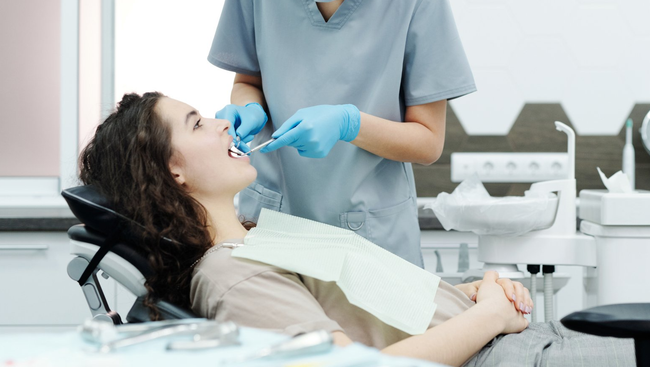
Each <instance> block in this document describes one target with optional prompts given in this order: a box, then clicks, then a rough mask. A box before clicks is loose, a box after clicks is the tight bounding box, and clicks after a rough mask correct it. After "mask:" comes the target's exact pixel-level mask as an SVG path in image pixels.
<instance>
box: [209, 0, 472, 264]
mask: <svg viewBox="0 0 650 367" xmlns="http://www.w3.org/2000/svg"><path fill="white" fill-rule="evenodd" d="M208 60H209V61H210V62H211V63H212V64H214V65H215V66H217V67H220V68H223V69H226V70H229V71H233V72H235V73H236V76H235V81H234V85H233V88H232V94H231V103H232V104H231V105H228V106H226V107H225V108H224V109H222V110H221V111H219V112H217V115H216V117H217V118H222V119H228V120H230V121H231V122H232V129H231V131H230V134H231V135H233V136H234V137H239V138H240V139H241V140H242V141H244V142H250V141H253V143H252V146H255V145H257V144H260V143H262V142H264V141H266V140H268V139H270V138H271V137H273V138H275V139H276V140H275V141H274V142H273V143H271V144H269V145H268V146H267V147H265V148H263V149H262V150H261V152H262V153H266V154H258V153H256V154H253V155H252V156H251V163H252V164H253V165H254V166H255V168H256V169H257V171H258V176H257V180H256V181H255V182H254V183H253V184H252V185H250V186H249V187H248V188H246V189H245V190H243V191H242V192H241V193H240V195H239V212H240V214H241V215H242V216H244V218H245V219H248V220H255V219H256V218H257V216H258V215H259V212H260V210H261V208H269V209H272V210H278V211H282V212H286V213H290V214H292V215H296V216H300V217H304V218H309V219H312V220H316V221H319V222H323V223H328V224H332V225H337V226H340V227H343V228H348V229H351V230H353V231H355V232H356V233H357V234H359V235H361V236H364V237H366V238H368V239H369V240H370V241H372V242H374V243H376V244H378V245H380V246H382V247H383V248H385V249H387V250H389V251H391V252H393V253H395V254H397V255H399V256H401V257H402V258H404V259H406V260H408V261H410V262H412V263H414V264H416V265H419V266H423V263H422V254H421V251H420V229H419V225H418V217H417V204H416V197H417V195H416V192H415V182H414V179H413V169H412V167H411V162H413V163H419V164H425V165H429V164H432V163H433V162H435V161H436V160H437V159H438V158H439V157H440V154H441V153H442V149H443V145H444V138H445V119H446V108H447V100H449V99H452V98H457V97H460V96H462V95H465V94H467V93H471V92H473V91H475V90H476V87H475V84H474V80H473V77H472V73H471V70H470V68H469V64H468V61H467V58H466V56H465V52H464V50H463V47H462V44H461V41H460V38H459V35H458V32H457V30H456V25H455V23H454V19H453V15H452V11H451V8H450V5H449V1H448V0H400V1H390V0H372V1H369V0H365V1H364V0H333V1H319V2H317V1H314V0H281V1H276V0H273V1H268V0H266V1H265V0H226V1H225V5H224V8H223V11H222V14H221V18H220V20H219V25H218V27H217V31H216V34H215V36H214V40H213V43H212V48H211V50H210V54H209V56H208ZM242 145H243V144H242ZM243 149H247V148H246V147H243ZM314 158H318V159H314Z"/></svg>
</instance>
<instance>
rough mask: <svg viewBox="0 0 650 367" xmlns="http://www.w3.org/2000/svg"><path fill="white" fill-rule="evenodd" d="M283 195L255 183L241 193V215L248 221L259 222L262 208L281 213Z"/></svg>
mask: <svg viewBox="0 0 650 367" xmlns="http://www.w3.org/2000/svg"><path fill="white" fill-rule="evenodd" d="M281 207H282V194H280V193H279V192H277V191H273V190H271V189H268V188H266V187H264V186H263V185H260V184H258V183H253V184H251V185H250V186H248V187H247V188H245V189H244V190H242V191H241V192H240V193H239V214H240V215H243V216H244V218H245V219H246V220H257V218H259V216H260V211H261V210H262V208H266V209H270V210H275V211H280V208H281Z"/></svg>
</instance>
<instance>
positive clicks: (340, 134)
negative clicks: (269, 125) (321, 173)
mask: <svg viewBox="0 0 650 367" xmlns="http://www.w3.org/2000/svg"><path fill="white" fill-rule="evenodd" d="M360 124H361V114H360V112H359V109H358V108H357V107H356V106H354V105H351V104H346V105H335V106H331V105H320V106H313V107H307V108H303V109H300V110H298V112H296V113H295V114H294V115H293V116H291V117H290V118H289V119H288V120H287V121H285V122H284V124H282V126H280V128H279V129H278V130H276V131H275V132H274V133H273V135H272V137H273V138H275V139H276V140H275V141H274V142H273V143H271V144H269V145H267V146H266V147H264V148H263V149H262V150H261V152H262V153H268V152H271V151H274V150H276V149H278V148H281V147H283V146H286V145H288V146H291V147H294V148H296V149H298V153H299V154H300V155H301V156H303V157H309V158H323V157H325V156H327V154H328V153H329V152H330V150H331V149H332V147H333V146H334V144H336V142H337V141H339V140H343V141H347V142H350V141H352V140H354V139H355V138H356V137H357V134H359V126H360Z"/></svg>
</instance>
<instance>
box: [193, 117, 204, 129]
mask: <svg viewBox="0 0 650 367" xmlns="http://www.w3.org/2000/svg"><path fill="white" fill-rule="evenodd" d="M201 126H203V125H201V119H199V120H198V121H196V124H194V130H196V129H198V128H200V127H201Z"/></svg>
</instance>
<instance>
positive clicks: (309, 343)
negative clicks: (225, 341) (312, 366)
mask: <svg viewBox="0 0 650 367" xmlns="http://www.w3.org/2000/svg"><path fill="white" fill-rule="evenodd" d="M333 345H334V341H333V339H332V335H331V334H330V333H328V332H327V331H325V330H316V331H312V332H309V333H305V334H300V335H297V336H295V337H293V338H291V339H289V340H285V341H283V342H280V343H277V344H274V345H271V346H269V347H266V348H262V349H260V350H258V351H257V352H254V353H252V354H249V355H245V356H242V357H240V358H236V359H233V360H225V361H223V363H225V364H239V363H242V362H247V361H251V360H256V359H260V358H287V357H296V356H300V355H306V354H318V353H325V352H328V351H329V350H331V349H332V347H333Z"/></svg>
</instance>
